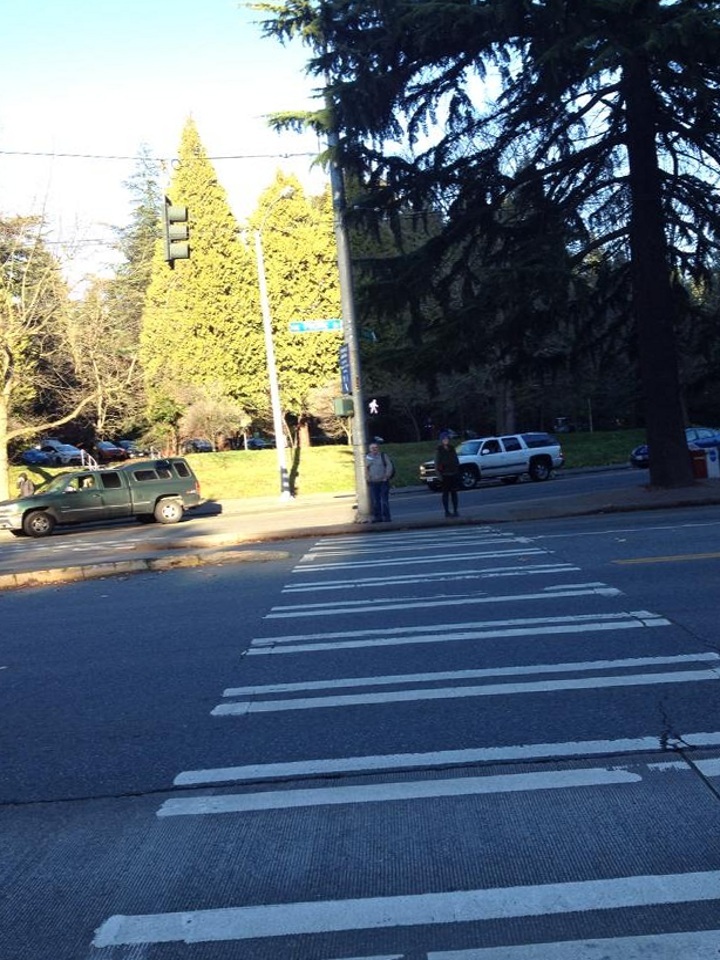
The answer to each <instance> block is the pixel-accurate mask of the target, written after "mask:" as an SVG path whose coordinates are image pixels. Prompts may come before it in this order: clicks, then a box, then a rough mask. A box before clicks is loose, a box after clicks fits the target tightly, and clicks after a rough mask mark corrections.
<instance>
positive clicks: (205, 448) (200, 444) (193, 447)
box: [183, 437, 213, 453]
mask: <svg viewBox="0 0 720 960" xmlns="http://www.w3.org/2000/svg"><path fill="white" fill-rule="evenodd" d="M183 452H184V453H212V452H213V445H212V444H211V443H210V441H209V440H203V439H200V438H198V437H194V438H193V439H192V440H186V441H185V442H184V443H183Z"/></svg>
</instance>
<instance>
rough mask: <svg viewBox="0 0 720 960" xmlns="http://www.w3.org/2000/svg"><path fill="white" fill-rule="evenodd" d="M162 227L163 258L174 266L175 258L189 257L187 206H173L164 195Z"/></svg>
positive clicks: (185, 258) (184, 258)
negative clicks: (163, 239) (163, 233)
mask: <svg viewBox="0 0 720 960" xmlns="http://www.w3.org/2000/svg"><path fill="white" fill-rule="evenodd" d="M163 227H164V232H165V259H166V261H167V262H168V263H169V264H170V266H171V267H173V268H174V266H175V261H176V260H187V259H188V258H189V257H190V244H189V243H188V237H189V232H188V209H187V207H175V206H173V205H172V203H171V202H170V200H169V198H168V197H165V206H164V208H163Z"/></svg>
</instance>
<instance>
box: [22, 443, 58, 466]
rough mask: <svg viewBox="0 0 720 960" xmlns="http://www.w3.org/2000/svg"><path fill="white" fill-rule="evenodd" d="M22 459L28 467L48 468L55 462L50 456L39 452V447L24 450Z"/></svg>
mask: <svg viewBox="0 0 720 960" xmlns="http://www.w3.org/2000/svg"><path fill="white" fill-rule="evenodd" d="M20 459H21V460H22V462H23V463H24V464H25V466H26V467H48V466H50V465H51V464H53V463H54V462H55V460H54V459H51V458H50V454H48V453H44V452H43V451H42V450H38V448H37V447H31V448H30V449H29V450H23V452H22V453H21V454H20Z"/></svg>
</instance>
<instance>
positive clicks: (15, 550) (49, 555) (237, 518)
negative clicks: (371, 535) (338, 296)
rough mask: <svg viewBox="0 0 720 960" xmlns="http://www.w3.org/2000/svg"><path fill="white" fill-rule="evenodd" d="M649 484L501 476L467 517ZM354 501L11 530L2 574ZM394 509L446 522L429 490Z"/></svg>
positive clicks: (615, 478) (248, 504) (470, 503)
mask: <svg viewBox="0 0 720 960" xmlns="http://www.w3.org/2000/svg"><path fill="white" fill-rule="evenodd" d="M646 482H647V476H646V473H645V471H632V470H629V469H627V468H622V469H615V470H607V471H588V472H583V471H575V472H571V471H568V472H559V473H558V474H557V477H556V478H555V479H553V480H551V481H549V482H547V483H532V482H530V481H529V480H528V481H525V482H522V483H518V484H514V485H512V486H505V485H503V484H501V483H499V482H498V481H489V482H487V483H483V484H481V485H480V486H479V487H478V488H476V489H475V490H470V491H464V492H462V493H461V494H460V510H461V513H462V514H463V515H464V516H466V517H472V515H473V514H476V513H477V512H478V511H487V510H492V508H493V507H497V508H498V509H502V508H504V507H507V505H509V504H518V505H520V504H522V505H525V506H526V507H527V508H528V509H532V508H533V506H534V505H536V506H537V507H542V506H548V505H553V504H558V505H561V504H562V503H563V502H565V501H567V499H568V498H569V497H573V496H575V495H578V494H585V493H589V492H594V493H602V492H612V491H617V490H632V489H637V488H640V487H641V486H642V484H643V483H646ZM354 500H355V498H354V496H352V495H348V496H344V497H343V496H338V497H335V498H330V497H328V498H313V497H306V498H302V497H300V498H298V500H297V501H296V502H293V503H292V504H291V505H287V504H283V503H281V501H280V500H279V499H270V500H268V499H265V500H260V501H230V502H227V503H218V504H215V503H208V504H206V505H205V506H204V507H202V508H201V509H200V510H198V511H193V512H192V513H189V514H188V515H187V517H186V519H185V520H184V521H183V522H182V523H181V524H178V525H169V526H164V525H161V524H153V525H140V524H138V523H137V522H136V521H134V520H127V521H115V522H112V523H109V524H102V525H98V526H92V525H84V526H80V525H78V526H75V527H65V528H59V529H57V530H56V532H55V533H54V534H53V535H52V536H51V537H47V538H43V539H38V540H33V539H30V538H26V537H19V538H16V537H13V536H12V535H11V534H10V533H8V532H7V531H0V574H4V573H14V572H17V571H23V570H39V569H44V568H57V567H60V568H63V567H65V568H67V567H73V566H76V565H78V564H86V565H87V564H93V563H105V562H109V561H123V560H132V559H134V558H136V557H139V556H144V555H147V554H148V553H152V552H153V551H162V550H164V549H166V548H168V547H169V546H170V545H171V544H172V543H173V542H175V541H178V540H179V539H182V538H195V539H199V538H202V537H222V536H227V537H229V538H231V537H233V536H234V535H237V538H238V541H239V542H242V541H246V540H249V541H252V540H253V538H254V537H255V538H257V539H259V540H262V539H263V538H264V537H265V536H273V537H276V536H280V537H282V535H283V533H282V529H281V524H282V521H283V518H286V520H287V527H288V530H287V532H286V535H290V534H291V532H292V528H295V529H296V530H297V529H302V530H303V531H304V532H305V533H306V534H307V533H310V534H312V535H314V534H315V532H316V531H318V530H319V531H322V528H323V524H324V523H329V522H333V518H335V521H334V522H337V523H342V522H351V521H352V518H353V516H354V514H353V510H352V505H353V503H354ZM392 512H393V518H394V519H395V520H396V521H398V522H399V523H403V522H409V523H412V522H415V523H418V522H423V521H424V520H427V519H430V518H438V519H440V517H441V512H442V508H441V503H440V496H439V494H436V493H431V492H429V491H428V490H427V489H426V488H424V487H415V488H403V489H400V490H397V491H394V492H393V495H392ZM278 530H280V532H279V533H278Z"/></svg>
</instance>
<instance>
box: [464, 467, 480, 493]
mask: <svg viewBox="0 0 720 960" xmlns="http://www.w3.org/2000/svg"><path fill="white" fill-rule="evenodd" d="M479 479H480V478H479V477H478V475H477V472H476V471H475V470H474V469H473V468H472V467H462V468H461V470H460V486H461V488H462V489H463V490H473V489H474V488H475V487H476V486H477V482H478V480H479Z"/></svg>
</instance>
